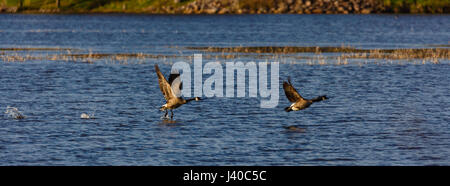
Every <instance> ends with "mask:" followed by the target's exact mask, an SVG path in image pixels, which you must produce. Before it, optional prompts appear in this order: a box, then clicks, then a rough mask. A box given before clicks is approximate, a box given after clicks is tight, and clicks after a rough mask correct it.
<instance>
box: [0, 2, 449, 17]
mask: <svg viewBox="0 0 450 186" xmlns="http://www.w3.org/2000/svg"><path fill="white" fill-rule="evenodd" d="M0 13H23V14H72V13H82V14H83V13H131V14H369V13H413V14H418V13H432V14H434V13H444V14H447V13H450V0H334V1H330V0H278V1H276V0H128V1H124V0H113V1H107V0H59V3H58V1H57V0H0Z"/></svg>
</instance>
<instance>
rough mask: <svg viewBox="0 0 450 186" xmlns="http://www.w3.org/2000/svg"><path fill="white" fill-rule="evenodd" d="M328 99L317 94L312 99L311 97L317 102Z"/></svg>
mask: <svg viewBox="0 0 450 186" xmlns="http://www.w3.org/2000/svg"><path fill="white" fill-rule="evenodd" d="M326 99H328V98H327V97H326V96H317V97H316V98H314V99H311V101H312V102H319V101H323V100H326Z"/></svg>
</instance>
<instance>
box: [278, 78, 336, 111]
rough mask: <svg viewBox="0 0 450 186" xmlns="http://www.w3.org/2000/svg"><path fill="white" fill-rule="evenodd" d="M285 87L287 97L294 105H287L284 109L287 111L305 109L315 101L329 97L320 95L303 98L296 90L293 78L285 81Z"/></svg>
mask: <svg viewBox="0 0 450 186" xmlns="http://www.w3.org/2000/svg"><path fill="white" fill-rule="evenodd" d="M283 89H284V93H285V94H286V97H287V98H288V100H289V101H290V102H292V105H291V106H289V107H286V108H285V109H284V110H285V111H286V112H290V111H297V110H303V109H306V108H308V107H309V106H311V104H313V103H314V102H319V101H323V100H326V99H328V98H327V96H325V95H323V96H318V97H316V98H314V99H305V98H303V97H302V96H301V95H300V94H299V93H298V92H297V90H295V88H294V86H293V85H292V83H291V78H288V81H287V82H286V81H285V82H283Z"/></svg>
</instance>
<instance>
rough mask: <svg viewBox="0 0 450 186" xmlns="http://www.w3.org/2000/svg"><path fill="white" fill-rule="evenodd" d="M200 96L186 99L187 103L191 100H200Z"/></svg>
mask: <svg viewBox="0 0 450 186" xmlns="http://www.w3.org/2000/svg"><path fill="white" fill-rule="evenodd" d="M199 99H200V98H198V97H195V98H190V99H187V100H186V103H189V102H190V101H195V100H199Z"/></svg>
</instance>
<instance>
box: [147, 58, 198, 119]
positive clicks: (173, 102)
mask: <svg viewBox="0 0 450 186" xmlns="http://www.w3.org/2000/svg"><path fill="white" fill-rule="evenodd" d="M155 71H156V75H157V76H158V82H159V89H160V90H161V92H162V94H163V95H164V99H166V104H164V105H162V106H161V108H160V110H161V111H166V114H165V116H167V110H170V111H171V113H172V114H171V118H173V111H172V110H173V109H176V108H178V107H180V106H181V105H183V104H186V103H188V102H190V101H193V100H195V101H198V100H200V98H198V97H195V98H191V99H187V100H186V99H183V98H182V97H181V89H182V87H183V84H182V82H181V79H180V74H170V76H169V81H167V80H166V78H165V77H164V75H163V74H162V73H161V71H160V70H159V67H158V65H157V64H155Z"/></svg>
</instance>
